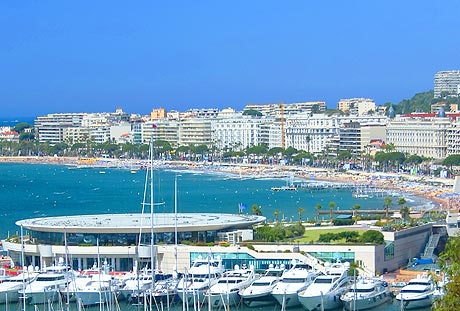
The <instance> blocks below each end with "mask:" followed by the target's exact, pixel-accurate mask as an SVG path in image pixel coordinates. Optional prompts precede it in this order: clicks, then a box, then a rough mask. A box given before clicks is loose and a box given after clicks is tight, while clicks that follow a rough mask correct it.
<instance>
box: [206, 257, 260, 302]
mask: <svg viewBox="0 0 460 311" xmlns="http://www.w3.org/2000/svg"><path fill="white" fill-rule="evenodd" d="M254 279H255V273H254V267H251V268H249V269H240V267H239V266H235V269H234V270H230V271H227V272H225V273H224V275H223V276H222V277H221V278H220V279H219V280H218V281H217V283H216V284H214V285H212V286H211V288H210V289H209V291H208V292H205V294H204V295H205V296H206V297H207V298H208V299H209V302H210V304H211V306H212V307H215V308H221V307H223V308H224V309H228V307H232V306H236V305H238V304H239V303H240V300H241V297H240V295H239V294H238V292H239V291H240V290H243V289H245V288H246V287H248V286H249V285H251V283H252V282H253V281H254Z"/></svg>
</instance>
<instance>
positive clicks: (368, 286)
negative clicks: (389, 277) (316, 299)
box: [340, 278, 392, 311]
mask: <svg viewBox="0 0 460 311" xmlns="http://www.w3.org/2000/svg"><path fill="white" fill-rule="evenodd" d="M391 298H392V294H391V292H390V288H389V287H388V285H387V284H386V283H385V282H383V281H382V280H381V279H376V278H370V279H369V278H360V279H358V280H357V281H356V282H355V283H354V284H353V285H352V286H351V287H350V290H349V291H348V292H346V293H345V294H343V295H342V296H341V297H340V300H342V303H343V305H344V307H345V309H346V310H351V311H353V310H366V309H371V308H374V307H377V306H380V305H381V304H384V303H385V302H387V301H389V300H391Z"/></svg>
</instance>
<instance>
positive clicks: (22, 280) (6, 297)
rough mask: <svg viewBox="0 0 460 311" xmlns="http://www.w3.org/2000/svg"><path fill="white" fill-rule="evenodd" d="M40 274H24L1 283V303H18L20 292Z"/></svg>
mask: <svg viewBox="0 0 460 311" xmlns="http://www.w3.org/2000/svg"><path fill="white" fill-rule="evenodd" d="M37 275H38V273H36V272H23V273H21V274H19V275H16V276H12V277H9V278H7V279H4V280H2V282H1V283H0V303H8V302H17V301H18V300H19V290H21V289H22V288H23V287H24V286H27V284H29V283H30V282H32V281H33V280H35V278H36V277H37Z"/></svg>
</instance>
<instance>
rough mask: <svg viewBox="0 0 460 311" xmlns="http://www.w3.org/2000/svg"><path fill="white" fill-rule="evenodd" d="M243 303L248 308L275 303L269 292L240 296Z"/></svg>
mask: <svg viewBox="0 0 460 311" xmlns="http://www.w3.org/2000/svg"><path fill="white" fill-rule="evenodd" d="M242 299H243V303H244V304H245V305H246V306H248V307H250V308H255V307H262V306H267V305H271V304H273V303H276V299H275V298H274V297H273V296H272V294H271V292H268V293H260V294H250V295H242Z"/></svg>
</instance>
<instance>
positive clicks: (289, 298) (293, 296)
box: [272, 292, 300, 308]
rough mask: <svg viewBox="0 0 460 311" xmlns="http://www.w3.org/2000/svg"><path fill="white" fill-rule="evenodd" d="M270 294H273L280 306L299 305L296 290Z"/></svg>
mask: <svg viewBox="0 0 460 311" xmlns="http://www.w3.org/2000/svg"><path fill="white" fill-rule="evenodd" d="M272 296H273V298H275V300H276V301H278V303H279V304H280V305H281V306H284V307H286V308H290V307H296V306H299V305H300V302H299V296H298V295H297V292H294V293H283V294H281V293H280V294H278V293H275V294H273V293H272Z"/></svg>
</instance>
